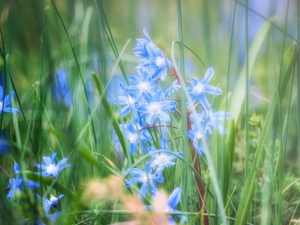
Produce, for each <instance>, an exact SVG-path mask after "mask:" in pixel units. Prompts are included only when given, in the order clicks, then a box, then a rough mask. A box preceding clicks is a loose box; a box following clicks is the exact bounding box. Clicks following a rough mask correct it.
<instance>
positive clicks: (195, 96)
mask: <svg viewBox="0 0 300 225" xmlns="http://www.w3.org/2000/svg"><path fill="white" fill-rule="evenodd" d="M213 75H214V70H213V68H208V69H207V71H206V73H205V76H204V78H203V80H201V81H199V80H198V79H197V78H195V77H192V79H191V86H189V87H187V92H188V93H189V95H190V97H191V101H188V103H187V107H188V108H190V107H191V106H192V105H193V104H194V103H195V102H196V101H197V100H198V103H200V104H201V106H202V107H203V108H204V110H205V111H206V112H208V111H209V109H210V104H209V102H208V100H207V98H206V96H205V95H204V93H208V94H211V95H220V94H222V90H221V89H220V88H218V87H214V86H212V85H209V84H208V82H209V81H210V80H211V79H212V77H213Z"/></svg>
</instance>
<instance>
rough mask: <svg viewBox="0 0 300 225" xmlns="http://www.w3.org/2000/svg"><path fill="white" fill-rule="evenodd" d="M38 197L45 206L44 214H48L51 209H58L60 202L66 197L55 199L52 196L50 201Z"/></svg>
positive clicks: (61, 196)
mask: <svg viewBox="0 0 300 225" xmlns="http://www.w3.org/2000/svg"><path fill="white" fill-rule="evenodd" d="M37 197H38V198H39V199H41V200H42V201H43V205H44V212H45V213H46V214H48V212H49V210H50V208H51V207H54V208H56V207H57V204H58V201H59V200H60V199H61V198H63V197H64V195H59V196H58V197H55V196H53V195H51V196H50V200H48V199H45V198H42V197H41V196H39V195H37Z"/></svg>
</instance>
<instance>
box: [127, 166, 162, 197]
mask: <svg viewBox="0 0 300 225" xmlns="http://www.w3.org/2000/svg"><path fill="white" fill-rule="evenodd" d="M125 174H130V175H131V178H130V179H129V180H127V182H126V185H127V186H128V187H130V186H131V185H132V184H139V183H141V184H142V186H141V188H140V192H139V198H141V197H142V196H146V195H147V194H148V191H149V190H150V192H151V194H152V195H154V194H155V193H156V191H157V185H156V183H162V182H163V181H164V178H163V176H162V174H161V173H157V172H155V173H153V172H152V169H151V166H150V163H147V164H146V166H145V168H144V169H143V170H141V169H138V168H133V169H131V170H130V169H128V170H126V171H125Z"/></svg>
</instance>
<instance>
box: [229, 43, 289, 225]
mask: <svg viewBox="0 0 300 225" xmlns="http://www.w3.org/2000/svg"><path fill="white" fill-rule="evenodd" d="M294 49H295V48H294ZM294 66H295V54H293V56H292V58H291V59H290V63H289V65H288V68H287V70H286V72H285V74H284V77H283V79H282V81H281V82H280V84H279V85H278V86H277V88H276V90H275V92H274V94H273V98H272V101H271V104H270V107H269V110H268V113H267V115H266V119H265V123H264V126H263V130H262V133H261V137H260V140H259V143H258V147H257V149H256V152H255V156H254V160H253V164H252V166H251V169H250V172H249V175H248V178H247V181H246V184H245V187H244V189H243V192H242V196H241V200H240V204H239V207H238V211H237V215H236V221H235V223H234V224H235V225H240V224H245V223H246V220H247V217H248V215H249V209H250V206H251V203H252V200H253V197H254V193H255V189H256V181H257V174H258V171H259V168H260V165H261V163H262V160H263V159H264V155H265V152H266V150H265V148H266V146H265V144H266V140H267V136H268V135H269V132H270V131H271V129H272V122H273V119H274V117H273V115H274V110H275V107H276V105H277V104H278V103H279V102H280V101H281V100H282V97H283V93H284V91H285V89H286V88H287V82H288V81H289V79H290V77H291V75H292V71H293V68H294ZM278 93H279V94H278ZM278 97H279V99H278Z"/></svg>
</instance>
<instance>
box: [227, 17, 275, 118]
mask: <svg viewBox="0 0 300 225" xmlns="http://www.w3.org/2000/svg"><path fill="white" fill-rule="evenodd" d="M270 25H271V24H270V23H266V24H265V25H264V26H263V27H262V28H261V30H260V31H259V33H258V34H257V36H256V38H255V39H254V41H253V43H252V45H251V48H250V51H249V58H248V59H249V62H248V63H249V79H250V77H251V73H252V71H253V68H254V64H255V61H256V59H257V56H258V54H259V51H260V50H261V47H262V45H263V43H264V41H265V39H266V37H267V34H268V32H269V29H270ZM245 83H246V64H245V65H244V66H243V68H242V70H241V73H240V77H239V79H238V81H237V83H236V86H235V89H234V92H233V93H232V97H231V99H230V104H229V112H230V115H231V118H232V119H234V121H238V119H239V116H240V113H241V109H242V106H243V103H244V100H245V94H246V93H245Z"/></svg>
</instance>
